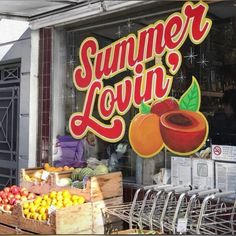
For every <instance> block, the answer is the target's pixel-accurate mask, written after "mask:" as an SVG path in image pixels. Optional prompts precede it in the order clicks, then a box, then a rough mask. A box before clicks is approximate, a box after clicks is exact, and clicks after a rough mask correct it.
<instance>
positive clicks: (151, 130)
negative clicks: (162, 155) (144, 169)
mask: <svg viewBox="0 0 236 236" xmlns="http://www.w3.org/2000/svg"><path fill="white" fill-rule="evenodd" d="M159 123H160V118H159V116H157V115H156V114H152V113H149V114H141V113H139V114H137V115H136V116H135V117H134V118H133V120H132V121H131V124H130V128H129V140H130V144H131V146H132V148H133V150H134V151H135V152H136V153H137V154H138V155H139V156H141V157H146V158H148V157H153V156H154V155H155V154H157V153H159V152H160V150H161V149H162V148H163V146H164V143H163V140H162V137H161V132H160V125H159Z"/></svg>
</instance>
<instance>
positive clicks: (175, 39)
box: [69, 2, 212, 142]
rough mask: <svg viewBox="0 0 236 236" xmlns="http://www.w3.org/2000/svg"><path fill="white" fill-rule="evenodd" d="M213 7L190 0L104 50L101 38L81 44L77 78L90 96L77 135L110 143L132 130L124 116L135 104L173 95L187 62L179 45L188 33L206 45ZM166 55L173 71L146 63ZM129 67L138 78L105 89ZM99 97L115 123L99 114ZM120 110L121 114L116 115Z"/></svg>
mask: <svg viewBox="0 0 236 236" xmlns="http://www.w3.org/2000/svg"><path fill="white" fill-rule="evenodd" d="M207 10H208V6H207V4H205V3H203V2H199V3H197V4H193V3H191V2H187V3H185V4H184V6H183V8H182V11H181V13H177V12H176V13H173V14H172V15H170V16H169V17H168V18H167V19H166V21H161V20H159V21H157V22H156V23H154V24H150V25H148V26H147V27H145V28H143V29H141V30H139V31H138V32H137V36H136V35H134V34H130V35H128V36H127V37H123V38H121V39H119V40H117V41H115V42H114V43H112V44H111V45H109V46H107V47H105V48H102V49H99V45H98V42H97V40H96V39H95V38H93V37H89V38H86V39H85V40H84V41H83V43H82V45H81V47H80V55H79V56H80V61H81V65H80V66H78V67H76V68H75V70H74V75H73V80H74V84H75V86H76V88H77V89H78V90H80V91H87V94H86V98H85V102H84V107H83V111H82V112H77V113H74V114H72V115H71V117H70V121H69V126H70V132H71V134H72V135H73V136H74V137H75V138H78V139H79V138H83V137H84V136H85V135H86V133H87V132H88V131H89V130H90V131H92V132H93V133H94V134H96V135H97V136H99V137H100V138H102V139H103V140H106V141H109V142H117V141H119V140H121V139H122V137H123V136H124V133H125V128H126V124H125V122H124V119H123V118H122V115H124V114H126V113H127V112H128V111H129V109H130V107H131V105H133V106H135V107H139V105H140V104H141V102H142V101H143V102H145V103H149V102H152V101H153V100H157V99H163V98H165V97H167V96H168V94H169V92H170V89H171V86H172V81H173V75H174V74H176V73H177V71H178V69H179V67H180V66H181V63H182V56H181V53H180V52H179V48H180V47H181V46H182V45H183V43H184V42H185V40H186V39H187V37H188V36H189V39H190V40H191V42H192V43H194V44H200V43H201V42H202V41H203V40H204V39H205V38H206V36H207V34H208V32H209V31H210V28H211V25H212V22H211V20H210V19H208V18H206V14H207ZM165 54H166V55H165ZM163 55H165V62H166V64H167V65H168V67H169V68H168V70H169V73H170V74H171V75H167V71H166V69H165V67H164V66H163V65H162V64H161V63H158V62H157V63H156V65H155V66H153V67H151V68H148V69H146V68H145V63H146V62H148V61H151V60H154V59H155V58H160V57H162V56H163ZM125 70H132V71H133V73H134V76H133V77H130V76H127V77H125V78H124V79H123V80H122V81H121V82H118V83H116V84H115V85H114V87H111V86H105V87H104V85H103V80H104V79H109V78H111V77H113V76H115V75H117V74H119V73H121V72H122V71H125ZM97 96H98V103H97V106H98V107H97V108H98V112H99V115H100V116H101V118H102V119H103V120H106V121H108V120H109V124H107V122H106V124H104V123H102V122H101V121H99V120H98V119H96V118H95V117H93V114H92V113H93V110H94V106H95V99H96V97H97ZM115 112H116V113H118V114H119V115H115V116H114V113H115Z"/></svg>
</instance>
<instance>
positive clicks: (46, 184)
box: [20, 167, 72, 194]
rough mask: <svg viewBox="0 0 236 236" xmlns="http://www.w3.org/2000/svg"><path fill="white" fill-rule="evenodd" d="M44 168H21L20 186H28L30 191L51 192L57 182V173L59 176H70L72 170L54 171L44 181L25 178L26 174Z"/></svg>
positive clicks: (37, 192)
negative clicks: (30, 180)
mask: <svg viewBox="0 0 236 236" xmlns="http://www.w3.org/2000/svg"><path fill="white" fill-rule="evenodd" d="M42 169H43V168H41V167H39V168H29V169H21V176H20V186H21V187H25V188H27V189H28V190H29V191H30V192H32V193H36V194H46V193H49V192H50V191H51V189H52V187H53V186H54V185H55V184H56V183H55V177H54V175H55V174H56V175H57V176H60V175H62V176H65V175H66V176H67V177H68V176H70V175H71V173H72V171H71V170H69V171H61V172H52V173H50V175H49V177H48V179H47V181H42V182H35V183H34V182H29V181H26V180H25V179H24V175H26V174H27V175H29V176H32V174H33V173H35V172H36V171H39V170H42Z"/></svg>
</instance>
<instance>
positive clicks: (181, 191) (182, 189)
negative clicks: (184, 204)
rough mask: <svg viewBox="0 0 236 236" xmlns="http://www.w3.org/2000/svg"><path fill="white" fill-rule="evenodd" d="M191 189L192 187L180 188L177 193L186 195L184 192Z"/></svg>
mask: <svg viewBox="0 0 236 236" xmlns="http://www.w3.org/2000/svg"><path fill="white" fill-rule="evenodd" d="M191 189H192V187H191V186H185V187H180V188H178V189H176V190H175V193H184V192H187V191H189V190H191Z"/></svg>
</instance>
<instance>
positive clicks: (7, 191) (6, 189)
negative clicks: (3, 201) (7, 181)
mask: <svg viewBox="0 0 236 236" xmlns="http://www.w3.org/2000/svg"><path fill="white" fill-rule="evenodd" d="M3 190H4V192H5V193H9V192H11V189H10V188H9V187H6V188H4V189H3Z"/></svg>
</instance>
